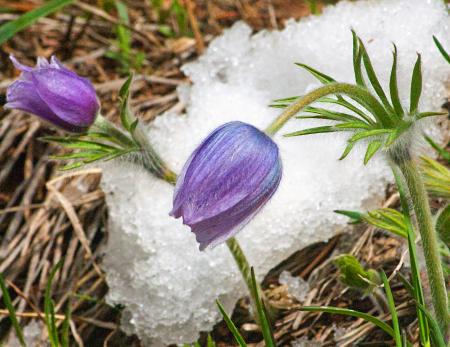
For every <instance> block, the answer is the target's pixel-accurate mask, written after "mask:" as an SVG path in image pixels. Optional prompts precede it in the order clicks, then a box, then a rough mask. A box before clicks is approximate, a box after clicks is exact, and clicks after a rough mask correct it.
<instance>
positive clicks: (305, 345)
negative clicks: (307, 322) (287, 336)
mask: <svg viewBox="0 0 450 347" xmlns="http://www.w3.org/2000/svg"><path fill="white" fill-rule="evenodd" d="M292 347H320V344H319V343H318V342H314V341H310V340H308V339H307V338H306V337H302V338H300V339H297V340H294V341H292Z"/></svg>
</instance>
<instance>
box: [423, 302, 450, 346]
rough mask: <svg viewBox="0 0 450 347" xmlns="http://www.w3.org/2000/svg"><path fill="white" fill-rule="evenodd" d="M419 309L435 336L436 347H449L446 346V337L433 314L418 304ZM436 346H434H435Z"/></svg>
mask: <svg viewBox="0 0 450 347" xmlns="http://www.w3.org/2000/svg"><path fill="white" fill-rule="evenodd" d="M416 305H417V307H418V308H419V310H420V311H421V312H423V314H424V315H425V316H426V318H427V320H428V323H429V324H430V327H431V332H432V336H433V342H434V343H435V344H436V347H447V345H446V344H445V340H444V336H442V332H441V329H440V328H439V324H438V323H437V322H436V320H435V319H434V318H433V317H432V316H431V314H430V313H429V312H428V311H427V309H425V306H423V305H420V304H418V303H416ZM433 346H434V344H433Z"/></svg>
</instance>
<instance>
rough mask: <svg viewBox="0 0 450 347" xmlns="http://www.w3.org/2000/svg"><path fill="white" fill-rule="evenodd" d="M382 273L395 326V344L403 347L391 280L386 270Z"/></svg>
mask: <svg viewBox="0 0 450 347" xmlns="http://www.w3.org/2000/svg"><path fill="white" fill-rule="evenodd" d="M380 275H381V279H382V280H383V284H384V291H385V292H386V297H387V301H388V305H389V311H390V312H391V318H392V325H393V326H394V340H395V345H396V346H397V347H403V345H402V333H401V331H400V325H399V323H398V316H397V309H396V308H395V302H394V297H393V295H392V290H391V287H390V285H389V281H388V279H387V277H386V274H385V273H384V271H381V272H380Z"/></svg>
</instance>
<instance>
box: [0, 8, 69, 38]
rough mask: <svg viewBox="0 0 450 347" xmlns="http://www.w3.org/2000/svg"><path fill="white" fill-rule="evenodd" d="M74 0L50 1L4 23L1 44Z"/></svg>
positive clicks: (0, 30)
mask: <svg viewBox="0 0 450 347" xmlns="http://www.w3.org/2000/svg"><path fill="white" fill-rule="evenodd" d="M72 2H73V0H52V1H48V2H47V3H46V4H45V5H43V6H41V7H38V8H36V9H34V10H32V11H30V12H27V13H25V14H23V15H21V16H20V17H19V18H17V19H15V20H13V21H10V22H8V23H6V24H3V25H2V26H1V27H0V45H1V44H3V43H5V42H6V41H7V40H9V39H10V38H11V37H13V36H14V35H15V34H16V33H18V32H19V31H21V30H23V29H26V28H27V27H29V26H30V25H32V24H33V23H34V22H36V21H37V20H38V19H39V18H41V17H45V16H48V15H49V14H51V13H53V12H56V11H58V10H59V9H61V8H63V7H64V6H67V5H69V4H70V3H72Z"/></svg>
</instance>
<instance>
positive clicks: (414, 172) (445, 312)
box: [266, 83, 450, 335]
mask: <svg viewBox="0 0 450 347" xmlns="http://www.w3.org/2000/svg"><path fill="white" fill-rule="evenodd" d="M330 94H334V95H339V94H342V95H347V96H349V97H350V98H352V99H354V100H356V101H357V102H358V103H360V104H361V105H363V106H364V107H365V108H366V109H368V110H370V111H371V113H373V114H374V116H375V117H376V120H377V122H379V123H380V125H381V126H383V127H392V125H393V121H392V119H391V117H390V116H389V115H388V114H386V111H385V110H384V108H383V106H382V105H381V104H380V103H379V102H378V100H377V99H376V98H375V97H374V96H373V95H372V94H370V92H369V91H367V90H366V89H365V88H362V87H358V86H355V85H351V84H347V83H331V84H327V85H325V86H323V87H320V88H317V89H315V90H313V91H312V92H310V93H308V94H306V95H304V96H302V97H300V98H298V99H297V100H296V101H295V102H293V103H292V104H291V105H290V106H289V107H287V108H286V109H285V110H284V111H283V112H282V113H281V114H280V115H279V116H278V117H277V118H276V119H275V120H274V121H273V122H272V123H271V124H270V125H269V126H268V127H267V128H266V133H267V134H268V135H269V136H273V135H274V134H275V133H276V132H277V131H278V130H280V129H281V128H282V127H283V125H284V124H286V122H287V121H288V120H289V119H291V118H292V117H293V116H295V115H296V114H297V113H298V112H300V111H301V110H302V109H303V108H305V107H306V106H308V105H310V104H311V103H313V102H315V101H317V100H318V99H320V98H322V97H325V96H327V95H330ZM391 160H392V161H393V162H394V165H397V166H398V168H399V170H400V171H401V173H402V175H403V176H404V178H405V182H406V186H407V187H408V190H409V194H410V196H411V199H412V202H413V204H414V211H415V214H416V219H417V224H418V229H419V232H420V234H421V237H422V243H423V249H424V256H425V261H426V267H427V273H428V279H429V282H430V288H431V294H432V302H433V307H434V310H435V315H436V318H437V320H438V322H439V324H440V327H441V329H442V331H443V334H444V335H448V329H449V325H450V318H449V308H448V303H447V292H446V287H445V281H444V275H443V271H442V263H441V259H440V256H439V249H438V241H437V235H436V232H435V230H434V227H433V222H432V218H431V212H430V206H429V202H428V196H427V193H426V190H425V187H424V184H423V182H422V177H421V175H420V173H419V171H418V169H417V167H416V165H415V164H414V162H413V159H412V158H411V154H410V152H409V145H408V144H405V145H403V146H401V147H400V148H397V149H396V151H393V152H392V153H391Z"/></svg>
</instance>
